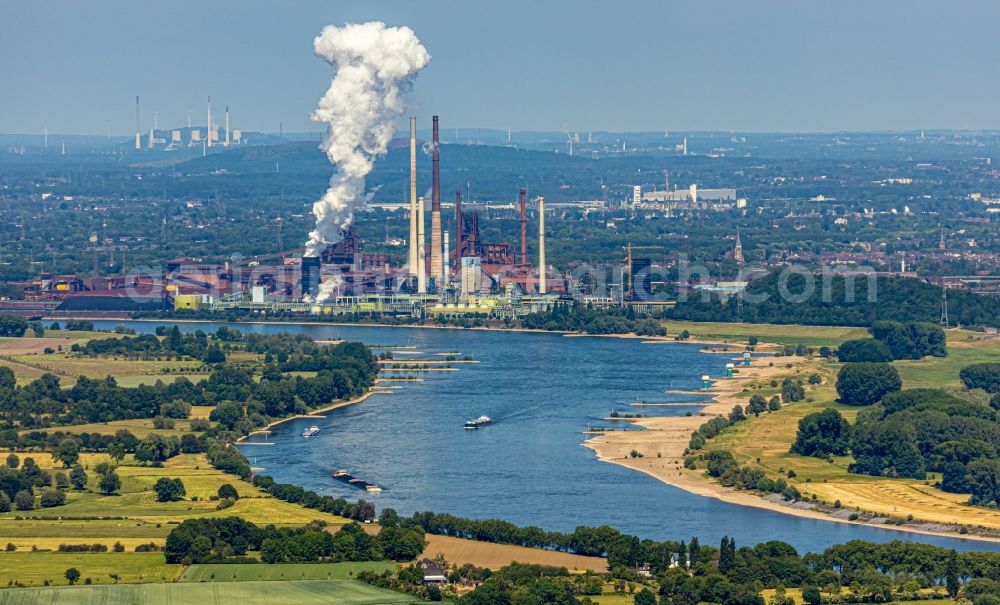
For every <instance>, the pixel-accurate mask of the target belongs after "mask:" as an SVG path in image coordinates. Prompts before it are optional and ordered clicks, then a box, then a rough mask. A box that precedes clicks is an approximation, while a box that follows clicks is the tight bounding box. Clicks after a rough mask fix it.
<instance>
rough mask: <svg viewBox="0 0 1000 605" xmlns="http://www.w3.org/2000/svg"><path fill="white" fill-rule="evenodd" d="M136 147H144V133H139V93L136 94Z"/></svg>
mask: <svg viewBox="0 0 1000 605" xmlns="http://www.w3.org/2000/svg"><path fill="white" fill-rule="evenodd" d="M135 148H136V149H142V135H141V134H139V95H136V96H135Z"/></svg>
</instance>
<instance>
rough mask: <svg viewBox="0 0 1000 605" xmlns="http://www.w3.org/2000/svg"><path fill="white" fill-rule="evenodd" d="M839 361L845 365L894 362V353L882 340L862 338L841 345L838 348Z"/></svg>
mask: <svg viewBox="0 0 1000 605" xmlns="http://www.w3.org/2000/svg"><path fill="white" fill-rule="evenodd" d="M837 359H838V360H839V361H842V362H845V363H847V362H853V363H857V362H862V361H870V362H876V361H892V352H891V351H889V347H887V346H885V344H884V343H883V342H882V341H881V340H876V339H874V338H860V339H858V340H848V341H846V342H844V343H841V345H840V346H839V347H837Z"/></svg>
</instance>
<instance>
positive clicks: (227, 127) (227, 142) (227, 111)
mask: <svg viewBox="0 0 1000 605" xmlns="http://www.w3.org/2000/svg"><path fill="white" fill-rule="evenodd" d="M226 147H229V106H228V105H226Z"/></svg>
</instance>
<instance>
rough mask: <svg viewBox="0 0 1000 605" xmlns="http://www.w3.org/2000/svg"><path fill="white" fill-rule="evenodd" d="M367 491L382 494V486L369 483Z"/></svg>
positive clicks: (366, 487)
mask: <svg viewBox="0 0 1000 605" xmlns="http://www.w3.org/2000/svg"><path fill="white" fill-rule="evenodd" d="M365 491H366V492H368V493H369V494H381V493H382V488H381V487H379V486H377V485H372V484H369V485H366V486H365Z"/></svg>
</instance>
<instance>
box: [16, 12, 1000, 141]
mask: <svg viewBox="0 0 1000 605" xmlns="http://www.w3.org/2000/svg"><path fill="white" fill-rule="evenodd" d="M998 17H1000V5H995V4H992V3H988V2H985V1H979V2H977V1H973V0H965V1H961V0H960V1H958V2H948V3H945V2H920V3H917V2H907V1H903V0H887V1H883V2H877V3H866V2H861V1H859V0H847V1H845V2H838V3H822V4H821V3H815V2H810V3H804V2H796V1H791V0H766V1H762V2H754V3H745V2H736V1H724V2H695V1H690V0H684V1H672V2H662V3H661V2H639V1H625V2H617V3H606V2H597V1H594V0H580V1H574V2H530V1H528V0H510V1H508V2H504V3H485V2H464V3H463V2H452V1H447V0H424V1H422V2H419V3H416V2H412V1H406V0H387V1H384V2H383V1H380V2H328V1H320V0H300V1H296V2H289V3H281V4H277V3H270V2H262V1H242V2H239V1H236V0H223V1H219V2H212V3H207V4H206V3H198V2H193V1H191V0H180V1H177V2H172V3H170V4H169V5H157V4H147V3H135V2H127V1H125V0H109V1H107V2H101V3H78V2H73V1H71V0H52V1H50V2H44V3H4V4H3V5H0V53H2V55H3V56H4V57H7V60H6V61H5V65H4V68H3V70H2V71H0V81H2V82H3V88H4V91H5V94H4V95H2V96H0V133H34V134H41V133H42V132H43V130H44V129H46V128H47V130H48V132H49V133H50V134H105V133H106V132H108V131H110V132H111V133H112V134H114V135H118V136H121V135H130V134H131V133H132V132H133V131H134V102H135V95H139V96H140V97H141V99H142V114H143V115H142V126H143V130H144V131H145V130H148V129H149V128H151V127H152V126H153V115H154V112H157V114H158V122H159V125H160V127H161V128H177V127H184V126H187V123H188V122H187V116H188V113H187V110H190V111H191V116H192V125H196V126H202V127H203V126H204V125H205V102H206V98H207V96H208V95H211V96H212V99H213V106H214V107H216V108H217V109H216V112H215V116H216V118H217V119H221V117H222V111H223V108H224V107H225V106H227V105H228V106H229V107H230V108H231V112H232V124H233V127H234V128H239V129H242V130H245V131H265V132H277V131H278V129H279V124H282V125H283V127H284V130H285V131H286V132H302V131H316V130H319V129H320V126H319V125H318V124H315V123H312V122H310V121H309V119H308V116H309V114H310V112H311V111H312V110H313V108H314V107H315V105H316V101H317V100H318V99H319V97H320V96H321V95H322V94H323V92H324V91H325V88H326V86H327V85H328V82H329V66H328V65H326V64H325V63H324V62H323V61H322V60H321V59H319V58H317V57H315V56H314V55H313V53H312V40H313V38H314V37H315V36H316V35H317V34H318V33H319V31H320V29H321V28H322V27H323V26H324V25H326V24H329V23H333V24H342V23H345V22H362V21H368V20H381V21H385V22H386V23H387V24H389V25H407V26H409V27H411V28H412V29H413V30H414V31H415V33H416V34H417V36H418V37H419V38H420V39H421V41H422V43H423V44H424V45H425V46H426V47H427V49H428V50H429V51H430V53H431V55H432V60H431V62H430V65H429V66H428V67H427V68H426V69H425V70H424V72H423V73H422V74H421V75H420V77H419V78H418V79H417V81H416V84H415V87H414V89H413V92H412V94H411V96H410V107H409V113H415V114H417V115H418V116H420V117H421V121H422V122H423V123H421V124H420V127H421V129H423V128H425V127H427V126H429V123H430V115H431V114H439V115H441V116H442V127H443V128H444V129H445V130H447V129H451V128H455V127H460V128H469V127H483V128H494V129H499V130H506V129H507V128H511V129H513V130H514V131H525V130H536V131H539V130H544V131H559V130H563V129H567V130H569V131H573V132H587V131H598V130H604V131H616V132H622V131H662V130H665V129H669V130H671V131H682V130H701V131H728V130H734V131H741V132H779V131H780V132H819V131H873V130H878V131H883V130H919V129H921V128H924V129H927V130H933V129H970V130H977V129H987V130H988V129H996V128H1000V118H998V113H997V110H996V107H997V105H996V99H997V98H998V95H1000V81H998V80H997V78H996V77H995V72H996V67H997V66H996V57H997V56H1000V39H998V38H997V37H996V36H995V32H994V31H993V27H994V24H995V23H997V20H998Z"/></svg>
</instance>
